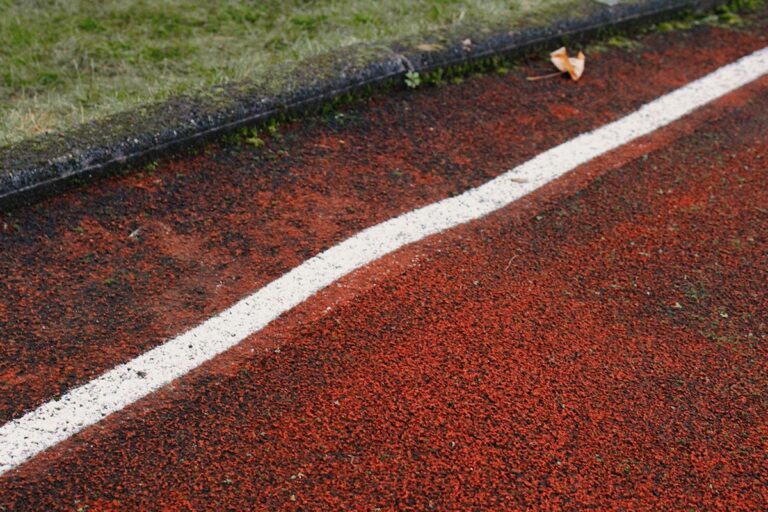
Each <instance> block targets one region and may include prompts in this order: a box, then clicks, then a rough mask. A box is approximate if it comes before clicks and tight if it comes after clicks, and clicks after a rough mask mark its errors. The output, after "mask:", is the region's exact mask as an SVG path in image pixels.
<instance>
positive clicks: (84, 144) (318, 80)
mask: <svg viewBox="0 0 768 512" xmlns="http://www.w3.org/2000/svg"><path fill="white" fill-rule="evenodd" d="M587 1H589V0H587ZM723 3H725V2H724V1H723V0H633V1H631V2H629V3H622V4H620V5H616V6H612V7H611V6H607V5H604V4H598V3H596V2H593V1H589V3H588V4H587V7H585V9H584V11H585V12H583V14H582V15H581V16H579V17H564V18H558V19H555V20H554V21H552V22H549V23H546V24H540V25H534V26H529V27H526V28H523V29H514V30H511V31H510V30H509V29H508V28H506V29H505V28H503V27H472V26H462V27H460V28H459V29H456V30H454V31H452V32H435V33H431V34H428V35H426V36H421V37H419V38H418V40H416V39H415V38H411V39H410V40H408V39H406V40H401V41H398V42H395V43H391V44H387V45H377V44H359V45H355V46H351V47H347V48H343V49H341V50H339V51H336V52H333V53H330V54H326V55H322V56H319V57H317V58H314V59H310V60H308V61H304V62H302V63H299V64H297V65H295V66H293V67H291V68H289V69H284V70H276V72H275V74H274V76H271V77H270V78H269V79H264V80H254V81H250V82H241V83H235V84H227V85H222V86H219V87H214V88H211V89H210V90H208V91H205V92H204V93H201V94H199V95H197V96H194V97H190V96H180V97H176V98H173V99H170V100H168V101H165V102H162V103H157V104H153V105H148V106H145V107H142V108H140V109H137V110H134V111H129V112H124V113H121V114H117V115H114V116H110V117H108V118H105V119H102V120H99V121H94V122H91V123H86V124H83V125H81V126H79V127H77V128H75V129H73V130H71V131H69V132H66V133H62V134H47V135H43V136H39V137H35V138H32V139H28V140H25V141H22V142H19V143H17V144H13V145H11V146H8V147H6V148H2V149H0V209H6V208H10V207H13V206H16V205H19V204H25V203H30V202H33V201H34V200H36V199H37V198H39V197H41V196H45V195H49V194H51V193H54V192H56V191H59V190H63V189H66V188H68V187H71V186H72V185H76V184H78V183H82V182H87V181H89V180H91V179H94V178H96V177H98V176H102V175H105V174H109V173H111V172H114V171H116V170H119V169H120V168H122V167H125V166H126V165H138V164H140V163H141V162H142V161H147V160H149V159H152V158H156V157H157V156H159V155H161V154H165V153H168V152H171V151H178V150H180V149H183V148H185V147H188V146H190V145H193V144H198V143H201V142H203V141H206V140H209V139H210V138H212V137H215V136H219V135H222V134H224V133H227V132H230V131H232V130H235V129H237V128H239V127H242V126H244V125H249V124H254V123H259V122H266V121H268V120H269V119H270V118H273V117H275V116H277V115H283V114H288V113H297V112H302V111H305V110H308V109H311V108H313V107H317V106H319V105H322V104H323V103H326V102H328V101H331V100H333V99H334V98H337V97H338V96H340V95H342V94H345V93H349V92H360V91H363V90H365V89H366V88H370V87H374V86H381V85H383V84H385V83H388V82H392V81H395V80H397V81H399V82H401V83H402V80H403V79H404V76H405V74H406V73H407V72H408V71H416V72H420V73H425V72H430V71H434V70H437V69H442V68H450V67H454V66H459V65H462V64H471V63H472V62H477V61H482V60H483V59H488V58H491V57H495V56H500V57H514V56H518V55H522V54H525V53H528V52H531V51H533V50H535V49H537V48H540V47H546V48H550V47H552V46H553V45H556V44H559V43H560V42H562V41H563V40H566V39H567V40H568V42H574V41H583V40H585V39H587V38H590V37H594V36H595V35H597V34H599V33H600V32H601V31H605V30H610V29H627V28H631V27H633V26H638V25H642V24H647V23H652V22H656V21H660V20H663V19H665V18H669V17H672V16H676V15H679V14H681V13H683V12H686V11H690V10H695V11H705V10H708V9H712V8H714V7H716V6H717V5H720V4H723ZM467 39H469V40H470V41H471V44H469V45H467V44H465V43H464V42H465V41H466V40H467ZM425 43H427V44H429V51H425V50H424V47H425V46H424V44H425Z"/></svg>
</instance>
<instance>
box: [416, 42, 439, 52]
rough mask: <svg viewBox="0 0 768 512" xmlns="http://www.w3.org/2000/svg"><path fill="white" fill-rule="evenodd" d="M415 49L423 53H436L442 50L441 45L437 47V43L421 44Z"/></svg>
mask: <svg viewBox="0 0 768 512" xmlns="http://www.w3.org/2000/svg"><path fill="white" fill-rule="evenodd" d="M416 48H418V49H419V50H421V51H423V52H436V51H438V50H442V49H443V47H442V45H439V44H437V43H422V44H420V45H418V46H417V47H416Z"/></svg>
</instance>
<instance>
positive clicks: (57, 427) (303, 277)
mask: <svg viewBox="0 0 768 512" xmlns="http://www.w3.org/2000/svg"><path fill="white" fill-rule="evenodd" d="M766 73H768V47H766V48H764V49H762V50H759V51H757V52H755V53H753V54H751V55H748V56H746V57H744V58H742V59H740V60H738V61H736V62H734V63H731V64H728V65H727V66H724V67H722V68H720V69H718V70H717V71H715V72H713V73H711V74H709V75H707V76H705V77H703V78H701V79H699V80H696V81H695V82H691V83H690V84H688V85H686V86H684V87H682V88H680V89H677V90H676V91H674V92H671V93H669V94H667V95H665V96H662V97H660V98H658V99H656V100H654V101H652V102H650V103H648V104H646V105H644V106H643V107H641V108H640V109H639V110H637V111H636V112H633V113H632V114H629V115H627V116H626V117H624V118H622V119H619V120H618V121H615V122H612V123H610V124H607V125H605V126H603V127H601V128H598V129H596V130H594V131H592V132H588V133H585V134H582V135H580V136H578V137H576V138H574V139H572V140H570V141H568V142H566V143H564V144H561V145H559V146H557V147H554V148H552V149H550V150H548V151H545V152H544V153H541V154H540V155H538V156H537V157H535V158H533V159H531V160H529V161H528V162H526V163H524V164H522V165H520V166H518V167H516V168H514V169H512V170H510V171H507V172H506V173H504V174H502V175H500V176H499V177H497V178H495V179H493V180H491V181H489V182H488V183H486V184H485V185H482V186H480V187H478V188H475V189H472V190H468V191H467V192H465V193H463V194H461V195H459V196H456V197H452V198H449V199H444V200H442V201H439V202H437V203H433V204H431V205H429V206H425V207H423V208H419V209H418V210H414V211H411V212H408V213H405V214H403V215H400V216H399V217H396V218H394V219H391V220H388V221H386V222H383V223H381V224H378V225H376V226H373V227H371V228H368V229H366V230H364V231H362V232H360V233H358V234H357V235H355V236H353V237H351V238H349V239H347V240H345V241H344V242H342V243H340V244H339V245H336V246H334V247H332V248H330V249H328V250H327V251H325V252H323V253H321V254H318V255H317V256H315V257H313V258H310V259H309V260H307V261H305V262H304V263H302V264H301V265H299V266H298V267H296V268H294V269H293V270H291V271H290V272H288V273H287V274H285V275H283V276H282V277H280V278H278V279H276V280H275V281H272V282H271V283H269V284H268V285H266V286H265V287H263V288H262V289H260V290H259V291H257V292H255V293H253V294H252V295H249V296H248V297H245V298H244V299H242V300H241V301H240V302H238V303H237V304H235V305H234V306H232V307H231V308H229V309H227V310H225V311H223V312H221V313H219V314H218V315H216V316H214V317H212V318H210V319H209V320H206V321H205V322H203V323H202V324H200V325H198V326H197V327H195V328H193V329H192V330H190V331H187V332H185V333H184V334H181V335H179V336H177V337H175V338H173V339H171V340H169V341H167V342H166V343H164V344H162V345H160V346H158V347H156V348H154V349H152V350H150V351H148V352H146V353H144V354H142V355H140V356H139V357H137V358H135V359H133V360H132V361H129V362H128V363H125V364H122V365H120V366H117V367H115V368H113V369H112V370H110V371H108V372H106V373H105V374H103V375H102V376H100V377H98V378H96V379H94V380H92V381H90V382H88V383H87V384H84V385H82V386H80V387H77V388H74V389H72V390H71V391H69V392H67V393H66V394H65V395H63V396H62V397H60V398H59V399H57V400H52V401H50V402H47V403H45V404H43V405H41V406H40V407H38V408H37V409H35V410H33V411H31V412H29V413H27V414H26V415H24V416H22V417H21V418H19V419H16V420H13V421H11V422H9V423H6V424H5V425H3V426H2V427H0V474H2V473H4V472H6V471H8V470H10V469H12V468H15V467H16V466H18V465H19V464H21V463H23V462H24V461H26V460H28V459H30V458H31V457H34V456H35V455H37V454H38V453H40V452H41V451H43V450H45V449H47V448H50V447H51V446H54V445H56V444H57V443H59V442H61V441H63V440H65V439H67V438H69V437H71V436H72V435H74V434H76V433H77V432H79V431H80V430H82V429H84V428H85V427H87V426H89V425H93V424H94V423H96V422H98V421H100V420H101V419H103V418H104V417H106V416H108V415H109V414H111V413H113V412H115V411H119V410H120V409H122V408H124V407H126V406H127V405H129V404H131V403H133V402H135V401H137V400H139V399H140V398H143V397H145V396H147V395H148V394H149V393H152V392H153V391H155V390H157V389H158V388H160V387H162V386H164V385H165V384H168V383H169V382H170V381H172V380H174V379H176V378H178V377H181V376H182V375H184V374H186V373H187V372H189V371H190V370H192V369H194V368H196V367H198V366H200V365H201V364H203V363H204V362H206V361H208V360H210V359H212V358H213V357H215V356H217V355H218V354H221V353H222V352H224V351H226V350H227V349H229V348H231V347H233V346H234V345H236V344H238V343H239V342H241V341H242V340H244V339H245V338H247V337H248V336H250V335H251V334H254V333H255V332H257V331H259V330H260V329H262V328H263V327H264V326H266V325H267V324H268V323H269V322H271V321H272V320H274V319H275V318H277V317H278V316H280V315H281V314H282V313H285V312H286V311H288V310H290V309H291V308H293V307H294V306H296V305H298V304H300V303H301V302H303V301H304V300H306V299H307V298H308V297H310V296H311V295H313V294H314V293H315V292H317V291H319V290H321V289H323V288H325V287H326V286H328V285H330V284H331V283H333V282H334V281H336V280H337V279H339V278H340V277H343V276H345V275H346V274H349V273H350V272H352V271H353V270H355V269H357V268H360V267H362V266H363V265H366V264H367V263H370V262H372V261H374V260H376V259H378V258H381V257H382V256H384V255H386V254H389V253H391V252H393V251H395V250H397V249H399V248H401V247H403V246H404V245H406V244H410V243H413V242H416V241H419V240H422V239H424V238H425V237H427V236H429V235H432V234H435V233H439V232H440V231H443V230H446V229H449V228H452V227H454V226H457V225H459V224H463V223H465V222H469V221H471V220H475V219H478V218H480V217H483V216H485V215H487V214H489V213H491V212H493V211H495V210H498V209H500V208H503V207H504V206H507V205H508V204H510V203H511V202H513V201H515V200H517V199H519V198H520V197H522V196H524V195H526V194H528V193H530V192H532V191H534V190H536V189H537V188H539V187H541V186H542V185H544V184H546V183H548V182H550V181H552V180H554V179H555V178H558V177H560V176H562V175H563V174H565V173H567V172H568V171H571V170H573V169H575V168H576V167H578V166H579V165H581V164H584V163H586V162H588V161H590V160H592V159H593V158H595V157H598V156H600V155H603V154H605V153H607V152H608V151H611V150H613V149H616V148H618V147H619V146H622V145H624V144H626V143H627V142H630V141H632V140H634V139H636V138H638V137H641V136H643V135H646V134H648V133H650V132H653V131H654V130H657V129H658V128H661V127H663V126H666V125H668V124H669V123H671V122H673V121H675V120H677V119H679V118H681V117H683V116H684V115H686V114H688V113H690V112H691V111H693V110H695V109H696V108H698V107H701V106H702V105H705V104H706V103H709V102H711V101H712V100H715V99H717V98H719V97H721V96H723V95H725V94H727V93H729V92H731V91H733V90H735V89H738V88H739V87H741V86H743V85H746V84H748V83H750V82H752V81H754V80H756V79H757V78H760V77H761V76H762V75H764V74H766Z"/></svg>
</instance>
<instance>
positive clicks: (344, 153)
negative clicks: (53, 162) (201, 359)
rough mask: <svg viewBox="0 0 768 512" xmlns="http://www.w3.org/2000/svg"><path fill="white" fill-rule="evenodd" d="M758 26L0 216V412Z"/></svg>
mask: <svg viewBox="0 0 768 512" xmlns="http://www.w3.org/2000/svg"><path fill="white" fill-rule="evenodd" d="M758 23H759V24H758V28H756V29H753V30H751V31H744V32H733V31H723V30H708V29H703V28H702V29H699V30H697V31H694V32H693V33H692V34H687V35H682V36H681V35H680V34H667V35H657V36H652V37H648V38H646V40H645V41H644V46H643V48H642V49H640V50H636V51H631V52H628V51H618V50H614V51H610V52H605V53H602V54H594V53H593V54H591V55H590V63H589V66H590V67H589V73H588V75H587V76H586V77H585V78H584V80H583V81H582V82H580V83H578V84H573V83H569V82H568V81H566V80H549V81H542V82H535V83H529V82H526V81H525V80H523V79H522V78H523V77H524V76H526V75H530V74H542V73H543V72H548V71H549V68H547V67H546V65H542V64H539V63H538V61H537V63H536V64H535V65H532V66H529V67H527V68H526V69H523V70H521V71H519V72H515V73H512V74H510V75H509V76H505V77H498V76H484V77H478V78H474V79H471V80H468V81H467V82H465V83H464V84H462V85H459V86H450V87H444V88H429V89H425V90H423V91H418V92H416V93H414V94H396V95H394V96H392V97H390V98H376V99H374V100H372V101H371V102H370V103H369V104H367V105H364V106H362V108H360V109H358V110H348V111H345V112H343V113H342V115H341V116H337V117H335V118H332V119H330V120H328V121H326V122H316V123H313V124H312V123H310V124H304V125H296V126H292V127H289V129H288V130H286V133H285V135H284V137H283V139H282V140H271V141H270V142H269V144H268V148H267V149H266V150H262V149H258V150H257V149H254V148H251V147H249V146H247V145H225V146H212V147H210V148H208V149H207V150H206V151H205V152H203V153H202V154H199V155H196V156H191V157H189V158H183V159H178V160H174V161H170V162H164V163H162V164H161V165H160V166H159V167H158V168H157V169H156V170H154V171H152V172H150V173H144V174H143V175H142V176H136V175H131V176H127V177H122V178H115V179H111V180H108V181H104V182H99V183H98V184H96V185H95V186H92V187H89V188H87V189H83V190H79V191H75V192H72V193H69V194H65V195H63V196H62V197H60V198H57V199H54V200H50V201H46V202H44V203H43V204H40V205H39V206H36V207H33V208H28V209H22V210H17V211H15V212H12V213H11V214H0V247H1V248H2V251H1V252H2V258H0V276H1V278H0V297H2V300H1V301H0V339H2V340H3V343H2V344H0V421H7V420H10V419H12V418H16V417H19V416H21V415H22V414H23V413H24V412H26V411H28V410H30V409H32V408H34V407H35V406H37V405H39V404H40V403H42V402H44V401H46V400H49V399H51V398H52V397H55V396H57V395H59V394H61V393H63V392H64V391H66V390H67V389H69V388H71V387H72V386H74V385H77V384H81V383H83V382H86V381H88V380H90V379H92V378H94V377H96V376H98V375H99V374H101V373H102V372H103V371H105V370H107V369H109V368H111V367H113V366H115V365H116V364H118V363H121V362H124V361H127V360H129V359H131V358H133V357H135V356H137V355H138V354H140V353H142V352H144V351H146V350H147V349H149V348H151V347H152V346H155V345H157V344H159V343H162V342H163V341H165V340H166V339H168V338H170V337H172V336H173V335H175V334H178V333H179V332H182V331H184V330H186V329H188V328H191V327H192V326H194V325H196V324H197V323H199V322H201V321H203V320H205V319H206V318H208V317H209V316H211V315H212V314H214V313H216V312H218V311H221V310H222V309H224V308H226V307H227V306H229V305H231V304H232V303H234V302H235V301H237V300H238V299H239V298H241V297H242V296H244V295H245V294H247V293H250V292H252V291H254V290H256V289H258V288H259V287H261V286H263V285H264V284H266V283H267V282H269V281H271V280H272V279H274V278H276V277H278V276H279V275H281V274H282V273H284V272H285V271H287V270H289V269H290V268H292V267H294V266H296V265H297V264H299V263H300V262H302V261H303V260H305V259H306V258H308V257H309V256H311V255H313V254H316V253H317V252H319V251H321V250H323V249H324V248H327V247H329V246H331V245H333V244H334V243H337V242H338V241H340V240H342V239H344V238H346V237H348V236H350V235H352V234H354V233H356V232H357V231H359V230H361V229H362V228H364V227H367V226H370V225H373V224H375V223H378V222H380V221H383V220H386V219H388V218H391V217H393V216H395V215H397V214H399V213H402V212H404V211H407V210H410V209H413V208H415V207H418V206H421V205H424V204H428V203H430V202H433V201H435V200H438V199H441V198H443V197H447V196H449V195H451V194H456V193H459V192H461V191H463V190H465V189H467V188H469V187H472V186H476V185H479V184H481V183H483V182H485V181H487V180H488V179H490V178H491V177H493V176H495V175H498V174H499V173H501V172H503V171H505V170H507V169H509V168H510V167H512V166H514V165H516V164H519V163H521V162H523V161H525V160H527V159H529V158H531V157H533V156H535V155H536V154H537V153H539V152H541V151H543V150H545V149H547V148H549V147H552V146H554V145H556V144H558V143H561V142H564V141H566V140H568V139H569V138H571V137H573V136H574V135H576V134H578V133H581V132H583V131H585V130H588V129H591V128H594V127H597V126H600V125H602V124H604V123H606V122H608V121H610V120H613V119H616V118H618V117H620V116H622V115H624V114H626V113H628V112H630V111H631V110H633V109H634V108H636V107H637V106H639V105H640V104H642V103H645V102H647V101H650V100H652V99H653V98H655V97H657V96H658V95H659V94H661V93H664V92H667V91H669V90H672V89H674V88H676V87H679V86H681V85H683V84H685V83H687V82H688V81H690V80H692V79H695V78H697V77H699V76H702V75H703V74H705V73H707V72H709V71H711V70H713V69H715V68H717V67H718V66H721V65H723V64H726V63H728V62H730V61H732V60H733V59H735V58H737V57H739V56H741V55H744V54H745V53H748V52H750V51H752V50H754V49H757V48H760V47H762V46H764V45H765V44H766V38H765V36H764V32H765V31H764V30H762V29H763V28H764V26H765V23H764V22H762V21H759V22H758ZM692 48H695V49H696V51H692ZM640 71H642V73H641V72H640ZM137 230H138V231H137ZM131 234H133V235H134V236H131Z"/></svg>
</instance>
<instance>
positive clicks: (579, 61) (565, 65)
mask: <svg viewBox="0 0 768 512" xmlns="http://www.w3.org/2000/svg"><path fill="white" fill-rule="evenodd" d="M549 57H550V60H551V61H552V64H554V65H555V67H556V68H557V69H559V70H560V71H561V72H562V73H568V74H569V75H571V78H572V79H573V80H574V81H577V80H578V79H579V78H581V75H582V74H583V73H584V61H585V60H586V57H585V56H584V52H579V55H578V56H576V57H569V56H568V50H566V49H565V46H563V47H562V48H560V49H558V50H555V51H553V52H552V53H550V54H549Z"/></svg>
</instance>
